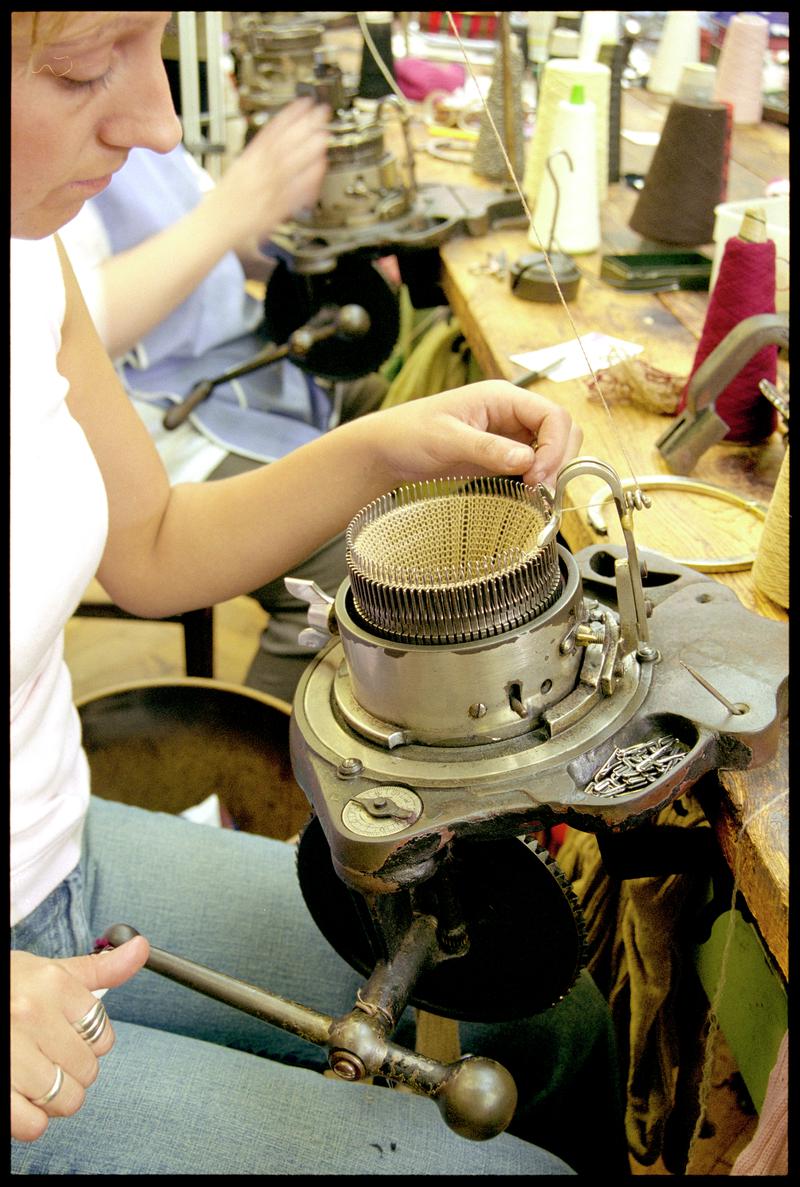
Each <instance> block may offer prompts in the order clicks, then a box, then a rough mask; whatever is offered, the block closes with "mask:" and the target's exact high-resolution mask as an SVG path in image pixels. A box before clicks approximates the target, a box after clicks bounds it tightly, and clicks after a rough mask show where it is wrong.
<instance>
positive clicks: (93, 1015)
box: [72, 998, 108, 1043]
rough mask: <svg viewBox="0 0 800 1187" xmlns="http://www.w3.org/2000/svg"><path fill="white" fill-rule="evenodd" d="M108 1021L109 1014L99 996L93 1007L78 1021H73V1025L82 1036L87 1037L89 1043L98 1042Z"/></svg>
mask: <svg viewBox="0 0 800 1187" xmlns="http://www.w3.org/2000/svg"><path fill="white" fill-rule="evenodd" d="M107 1022H108V1014H107V1013H106V1008H105V1006H104V1005H103V1003H102V1001H101V1000H100V998H98V999H97V1001H96V1002H95V1004H94V1005H93V1006H92V1008H91V1009H90V1010H87V1012H86V1013H85V1014H84V1015H83V1017H82V1018H79V1019H78V1021H77V1022H73V1023H72V1025H73V1027H74V1029H75V1030H77V1032H78V1034H79V1035H80V1036H81V1038H82V1039H86V1042H87V1043H96V1042H97V1040H98V1039H99V1038H100V1036H101V1034H102V1033H103V1031H104V1030H105V1028H106V1023H107Z"/></svg>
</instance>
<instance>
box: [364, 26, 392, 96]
mask: <svg viewBox="0 0 800 1187" xmlns="http://www.w3.org/2000/svg"><path fill="white" fill-rule="evenodd" d="M365 15H366V23H367V27H368V30H369V33H370V38H369V40H367V38H366V36H365V37H364V45H363V48H362V50H361V76H360V78H359V83H358V93H359V95H360V96H361V98H362V99H383V98H384V97H385V96H386V95H389V94H391V88H390V87H389V85H388V82H387V78H386V73H385V71H384V70H383V69H381V64H383V66H384V67H385V69H386V70H387V71H388V72H389V74H391V75H392V76H394V55H393V53H392V19H393V14H392V13H391V12H368V13H366V14H365ZM376 54H378V55H380V59H381V60H380V61H378V60H377V58H376Z"/></svg>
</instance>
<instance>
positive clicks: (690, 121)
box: [629, 99, 728, 247]
mask: <svg viewBox="0 0 800 1187" xmlns="http://www.w3.org/2000/svg"><path fill="white" fill-rule="evenodd" d="M727 119H728V110H727V107H726V105H725V104H724V103H683V102H681V101H680V100H678V99H676V100H674V101H673V102H672V104H671V105H670V109H669V111H668V112H667V118H666V120H665V122H664V130H663V131H662V133H661V139H660V141H659V143H658V147H657V148H656V151H655V153H654V155H653V160H652V162H651V165H650V168H649V170H648V173H647V177H646V178H645V183H644V189H643V190H642V192H641V194H640V195H639V200H638V201H637V203H636V206H635V207H634V211H633V214H632V215H631V218H630V222H629V226H630V227H631V228H632V229H633V230H634V231H636V232H637V233H638V234H639V235H642V236H644V238H645V239H654V240H656V241H657V242H659V243H674V244H678V245H680V246H683V247H691V246H697V245H698V244H702V243H711V241H712V239H713V236H714V207H715V206H716V205H717V204H718V203H719V202H720V200H721V193H722V187H723V179H724V177H725V169H726V152H727V148H726V138H727V137H726V130H727Z"/></svg>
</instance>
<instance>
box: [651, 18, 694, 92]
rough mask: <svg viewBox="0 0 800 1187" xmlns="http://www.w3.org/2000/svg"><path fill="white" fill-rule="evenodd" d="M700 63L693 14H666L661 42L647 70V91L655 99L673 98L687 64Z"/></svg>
mask: <svg viewBox="0 0 800 1187" xmlns="http://www.w3.org/2000/svg"><path fill="white" fill-rule="evenodd" d="M699 61H700V21H699V20H698V14H697V12H696V11H694V10H689V9H687V10H684V9H682V8H679V9H676V10H675V11H673V12H668V13H667V17H666V20H665V21H664V28H663V30H662V32H661V40H660V41H659V43H658V49H657V50H656V52H655V55H654V57H653V61H652V63H651V66H650V75H649V77H648V79H647V89H648V91H651V92H652V94H654V95H674V94H675V92H676V91H677V89H678V83H679V82H680V78H681V72H682V70H683V67H684V66H685V65H686V63H687V62H699Z"/></svg>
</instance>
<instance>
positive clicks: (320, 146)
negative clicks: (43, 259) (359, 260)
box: [205, 97, 331, 253]
mask: <svg viewBox="0 0 800 1187" xmlns="http://www.w3.org/2000/svg"><path fill="white" fill-rule="evenodd" d="M330 114H331V113H330V110H329V108H328V107H326V106H325V105H324V104H318V103H314V102H313V101H312V100H311V99H310V98H307V97H304V98H302V99H295V100H294V101H293V102H292V103H288V104H287V105H286V107H283V108H281V110H280V111H279V112H277V114H276V115H273V116H271V117H270V119H269V120H268V122H267V123H266V124H265V126H264V127H263V128H261V129H260V130H259V131H258V132H257V133H256V135H255V136H254V137H253V139H252V140H251V141H250V143H249V144H248V145H247V147H246V148H245V149H244V150H243V152H242V153H241V154H240V155H239V156H238V157H237V158H236V160H235V161H233V162H232V163H231V164H230V165H229V166H228V168H227V169H226V170H225V172H224V174H223V175H222V177H221V178H220V180H219V181H218V183H217V185H216V186H215V187H214V189H213V190H211V191H210V192H209V193H208V194H207V195H206V198H205V201H206V202H209V203H214V204H216V206H217V207H218V209H219V217H220V218H223V219H225V220H226V222H227V223H228V225H229V226H230V228H231V231H232V236H233V239H234V247H235V249H236V250H237V251H239V252H240V253H241V252H242V251H244V250H246V249H252V245H253V244H258V243H264V242H266V241H267V240H268V239H269V238H270V236H271V235H272V233H273V231H274V230H275V228H276V227H277V226H279V225H280V223H282V222H285V221H286V220H287V219H289V218H291V217H292V216H293V215H296V214H297V213H298V211H300V210H301V209H303V208H304V207H307V206H313V205H314V203H315V202H316V201H317V198H318V197H319V192H320V188H321V186H322V180H323V178H324V176H325V171H326V169H327V165H328V157H327V148H328V121H329V119H330Z"/></svg>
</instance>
